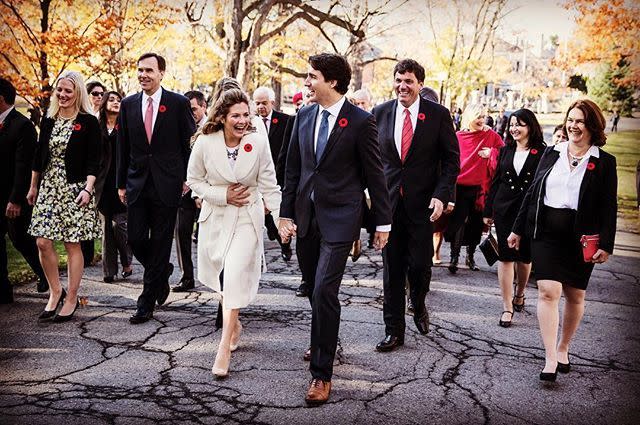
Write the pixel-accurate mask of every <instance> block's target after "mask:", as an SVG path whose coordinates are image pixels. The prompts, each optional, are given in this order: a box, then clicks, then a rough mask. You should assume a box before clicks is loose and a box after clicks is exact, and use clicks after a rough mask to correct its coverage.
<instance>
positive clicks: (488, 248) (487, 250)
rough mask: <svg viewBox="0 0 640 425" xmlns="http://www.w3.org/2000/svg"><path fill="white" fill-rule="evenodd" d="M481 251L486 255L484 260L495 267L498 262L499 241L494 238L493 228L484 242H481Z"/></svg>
mask: <svg viewBox="0 0 640 425" xmlns="http://www.w3.org/2000/svg"><path fill="white" fill-rule="evenodd" d="M480 251H482V255H484V259H485V260H486V261H487V264H489V265H490V266H493V265H494V264H495V263H496V261H498V241H497V240H496V238H495V237H493V233H491V228H489V234H488V235H487V237H486V238H484V240H483V241H482V242H480Z"/></svg>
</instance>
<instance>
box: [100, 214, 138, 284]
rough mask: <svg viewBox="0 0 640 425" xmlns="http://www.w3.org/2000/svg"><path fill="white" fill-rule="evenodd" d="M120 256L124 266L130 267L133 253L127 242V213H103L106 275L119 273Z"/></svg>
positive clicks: (104, 270)
mask: <svg viewBox="0 0 640 425" xmlns="http://www.w3.org/2000/svg"><path fill="white" fill-rule="evenodd" d="M118 256H119V257H120V264H122V267H129V266H130V265H131V260H132V258H133V254H132V253H131V247H130V246H129V243H128V242H127V213H126V212H120V213H115V214H107V215H102V271H103V274H104V277H113V276H117V275H118Z"/></svg>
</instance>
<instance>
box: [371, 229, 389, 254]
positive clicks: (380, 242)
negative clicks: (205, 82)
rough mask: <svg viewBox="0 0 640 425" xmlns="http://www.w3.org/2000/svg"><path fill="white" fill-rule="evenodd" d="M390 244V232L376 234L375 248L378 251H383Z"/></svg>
mask: <svg viewBox="0 0 640 425" xmlns="http://www.w3.org/2000/svg"><path fill="white" fill-rule="evenodd" d="M387 242H389V232H376V233H375V234H374V235H373V247H374V248H375V249H376V251H382V249H383V248H384V247H385V246H387Z"/></svg>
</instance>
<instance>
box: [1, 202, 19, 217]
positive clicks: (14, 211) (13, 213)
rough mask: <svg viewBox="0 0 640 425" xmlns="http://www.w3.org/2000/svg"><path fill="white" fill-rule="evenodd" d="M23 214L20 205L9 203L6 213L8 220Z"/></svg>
mask: <svg viewBox="0 0 640 425" xmlns="http://www.w3.org/2000/svg"><path fill="white" fill-rule="evenodd" d="M21 212H22V207H21V206H20V204H14V203H13V202H9V203H8V204H7V210H6V211H5V215H6V216H7V218H16V217H20V213H21Z"/></svg>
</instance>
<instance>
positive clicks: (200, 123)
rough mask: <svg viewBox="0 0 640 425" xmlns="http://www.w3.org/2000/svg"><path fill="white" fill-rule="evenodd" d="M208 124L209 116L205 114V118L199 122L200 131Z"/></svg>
mask: <svg viewBox="0 0 640 425" xmlns="http://www.w3.org/2000/svg"><path fill="white" fill-rule="evenodd" d="M206 122H207V114H204V116H203V117H202V119H201V120H200V121H199V122H198V124H197V126H198V129H201V128H202V127H204V124H205V123H206Z"/></svg>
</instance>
